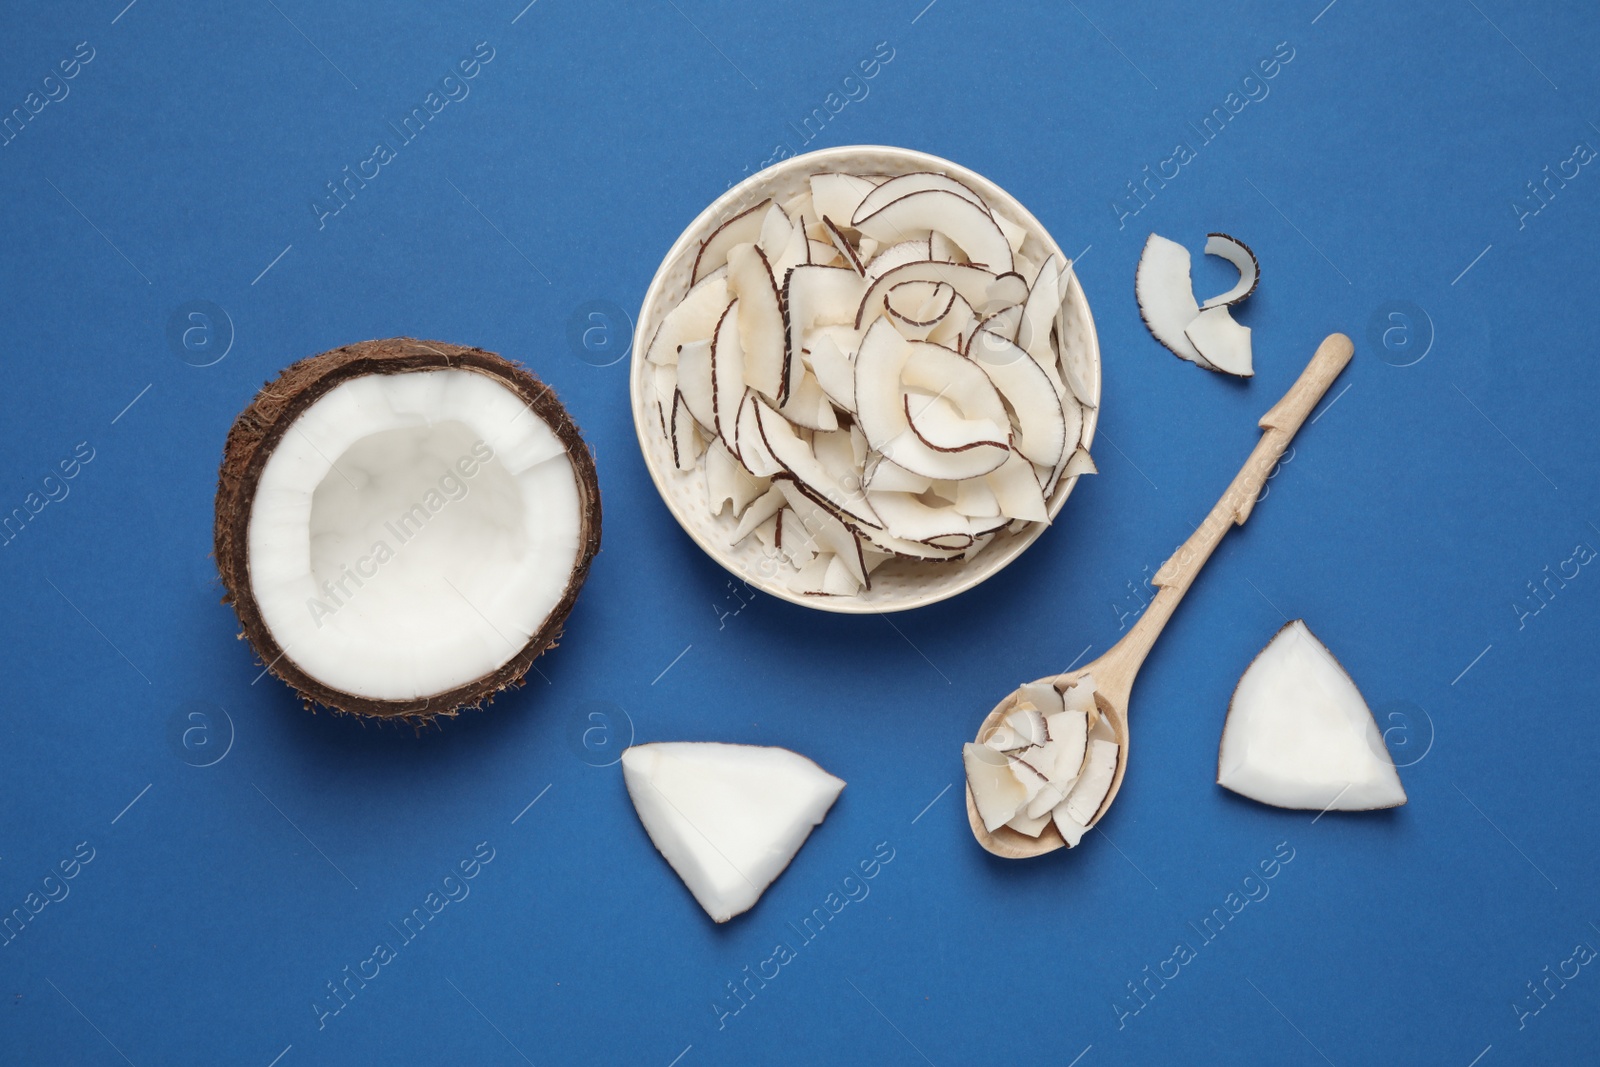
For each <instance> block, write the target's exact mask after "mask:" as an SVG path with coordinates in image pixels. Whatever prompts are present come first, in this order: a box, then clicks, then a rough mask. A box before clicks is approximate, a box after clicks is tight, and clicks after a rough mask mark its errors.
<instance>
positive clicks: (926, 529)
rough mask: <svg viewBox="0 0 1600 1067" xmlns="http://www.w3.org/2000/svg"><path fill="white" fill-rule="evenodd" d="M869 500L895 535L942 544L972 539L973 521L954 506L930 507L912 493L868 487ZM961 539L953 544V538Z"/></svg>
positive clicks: (960, 545) (963, 544)
mask: <svg viewBox="0 0 1600 1067" xmlns="http://www.w3.org/2000/svg"><path fill="white" fill-rule="evenodd" d="M867 502H868V503H870V504H871V505H872V510H873V511H876V512H877V513H878V516H879V517H880V518H881V519H882V520H883V529H884V530H885V531H886V532H888V533H889V534H890V535H891V536H893V537H899V538H903V539H904V540H907V541H923V542H927V543H930V544H936V545H937V546H938V547H941V548H948V547H955V548H965V547H967V545H969V544H971V543H972V524H971V520H969V519H968V518H967V517H966V516H965V515H962V514H961V513H960V512H958V511H956V510H955V508H954V507H942V508H941V507H930V506H929V505H927V504H925V503H924V502H923V501H922V500H921V499H920V498H918V497H916V496H914V495H912V494H911V493H888V492H877V491H873V490H868V492H867ZM952 540H953V541H955V542H958V543H956V544H954V545H953V546H952V545H951V543H950V542H951V541H952Z"/></svg>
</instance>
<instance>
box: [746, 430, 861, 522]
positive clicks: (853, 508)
mask: <svg viewBox="0 0 1600 1067" xmlns="http://www.w3.org/2000/svg"><path fill="white" fill-rule="evenodd" d="M755 411H756V425H757V426H758V427H759V428H760V430H761V438H762V440H764V441H765V442H766V444H767V451H768V452H769V453H771V454H772V457H773V458H774V459H775V460H777V461H778V463H779V465H781V466H782V467H783V469H784V470H785V471H787V472H788V473H789V474H790V475H791V476H793V478H794V479H795V481H797V482H799V483H800V484H801V486H803V487H804V488H805V489H806V490H807V491H808V493H809V494H810V495H811V496H812V497H813V498H815V499H818V500H825V501H827V502H828V504H829V506H831V507H833V508H835V509H836V510H838V511H841V512H843V513H844V514H846V515H849V516H851V517H852V518H854V519H857V520H859V521H861V522H865V523H870V524H871V525H873V526H881V525H883V524H882V523H881V522H879V521H878V516H877V515H876V514H875V513H874V512H873V510H872V508H871V506H869V505H868V504H867V502H866V500H865V499H864V498H863V497H862V495H861V493H860V491H859V490H856V489H852V488H851V487H849V486H847V485H846V484H845V483H844V480H843V475H844V474H846V473H848V472H844V471H836V470H830V469H829V468H828V467H826V466H824V465H823V463H822V461H821V460H819V459H818V458H817V454H816V452H815V451H813V449H812V447H811V445H809V444H807V443H806V442H805V440H803V439H802V438H801V437H800V435H799V434H797V433H795V430H794V427H793V426H792V425H790V423H789V420H787V419H785V418H784V417H783V416H782V415H780V414H778V413H777V412H776V411H773V410H772V409H771V408H769V407H768V406H767V405H766V404H764V403H761V402H759V401H758V402H757V403H756V405H755Z"/></svg>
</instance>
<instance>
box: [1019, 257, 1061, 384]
mask: <svg viewBox="0 0 1600 1067" xmlns="http://www.w3.org/2000/svg"><path fill="white" fill-rule="evenodd" d="M1059 310H1061V258H1060V257H1059V256H1057V255H1056V254H1055V253H1054V252H1052V253H1050V257H1049V258H1048V259H1046V260H1045V261H1044V264H1043V265H1042V266H1041V267H1040V268H1039V273H1038V274H1037V275H1036V276H1035V277H1034V279H1033V287H1032V288H1031V289H1029V290H1028V299H1027V301H1026V302H1025V303H1024V304H1023V305H1022V311H1021V312H1020V313H1019V315H1018V321H1017V331H1016V333H1014V334H1010V335H1009V336H1010V337H1011V338H1012V339H1013V340H1015V341H1016V342H1017V345H1018V347H1020V348H1021V349H1022V350H1023V351H1025V352H1027V353H1028V355H1029V356H1032V357H1033V361H1034V362H1035V363H1037V364H1039V366H1040V368H1041V369H1042V370H1043V371H1044V373H1045V376H1046V377H1048V378H1049V379H1050V384H1051V386H1052V387H1053V388H1054V389H1055V391H1056V393H1057V395H1060V394H1062V393H1065V392H1066V391H1067V386H1066V383H1065V382H1063V381H1062V380H1061V368H1060V362H1061V361H1060V359H1059V357H1057V355H1056V350H1055V346H1054V345H1053V344H1051V343H1050V331H1051V330H1053V329H1054V328H1055V324H1056V312H1057V311H1059Z"/></svg>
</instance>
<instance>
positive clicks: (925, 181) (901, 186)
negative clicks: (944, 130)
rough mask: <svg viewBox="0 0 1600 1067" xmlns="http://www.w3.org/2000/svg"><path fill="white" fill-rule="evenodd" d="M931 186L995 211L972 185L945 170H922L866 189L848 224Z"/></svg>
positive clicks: (983, 208) (985, 209)
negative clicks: (866, 192) (935, 171)
mask: <svg viewBox="0 0 1600 1067" xmlns="http://www.w3.org/2000/svg"><path fill="white" fill-rule="evenodd" d="M930 189H942V190H944V191H945V192H947V193H954V194H955V195H956V196H959V197H961V198H962V199H963V200H966V201H967V202H968V203H971V204H973V205H974V206H976V207H978V208H980V209H982V211H983V213H984V214H985V215H990V216H992V215H993V214H994V212H993V211H991V210H990V209H989V205H988V204H986V203H984V202H983V197H981V196H979V195H978V194H977V193H975V192H973V190H972V189H971V187H969V186H967V185H965V184H964V183H962V182H958V181H956V179H954V178H952V177H950V176H949V175H947V174H936V173H934V172H933V171H928V170H921V171H913V172H912V173H910V174H901V175H899V176H897V177H894V178H890V179H889V180H888V181H886V182H884V183H883V184H882V185H880V186H878V187H877V188H876V189H874V190H872V191H871V192H870V193H868V194H867V195H866V196H865V197H863V198H862V200H861V203H860V204H859V205H857V207H856V211H855V214H854V215H852V216H851V217H850V225H852V226H854V225H855V224H856V223H858V222H860V221H861V220H862V219H863V218H865V217H866V216H868V215H870V214H872V213H873V212H875V211H877V210H878V209H879V208H882V207H888V206H889V205H890V204H892V203H894V202H895V201H896V200H899V199H900V198H901V197H903V196H910V195H911V194H912V193H923V192H927V191H929V190H930Z"/></svg>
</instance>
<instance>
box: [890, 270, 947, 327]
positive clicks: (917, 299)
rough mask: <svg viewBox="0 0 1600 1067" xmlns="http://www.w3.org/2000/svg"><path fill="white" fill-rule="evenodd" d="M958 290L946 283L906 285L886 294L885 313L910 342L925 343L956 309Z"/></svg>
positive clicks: (908, 283)
mask: <svg viewBox="0 0 1600 1067" xmlns="http://www.w3.org/2000/svg"><path fill="white" fill-rule="evenodd" d="M957 299H958V297H957V296H956V291H955V290H954V289H952V288H951V287H950V286H948V285H946V284H945V283H943V282H906V283H905V284H903V285H897V286H895V287H894V288H893V289H890V290H889V291H888V292H887V293H885V294H884V298H883V300H884V310H885V311H887V312H888V314H889V318H890V319H892V320H893V321H894V326H895V329H896V330H898V331H899V332H900V336H902V337H904V338H906V339H907V340H913V341H921V340H924V339H926V338H927V336H928V335H929V334H930V333H932V332H933V331H934V329H935V328H936V327H937V326H938V325H939V323H940V322H942V321H943V320H944V317H945V316H946V315H948V314H949V313H950V312H951V311H952V310H953V309H954V308H955V302H956V300H957Z"/></svg>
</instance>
